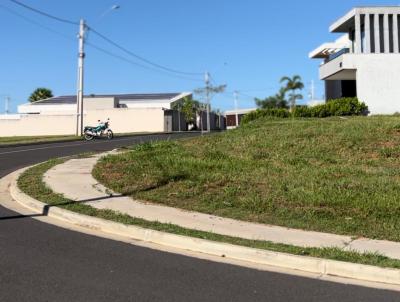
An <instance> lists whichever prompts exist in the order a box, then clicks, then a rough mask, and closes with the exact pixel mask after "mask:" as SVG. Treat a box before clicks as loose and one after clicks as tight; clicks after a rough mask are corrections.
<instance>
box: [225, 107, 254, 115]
mask: <svg viewBox="0 0 400 302" xmlns="http://www.w3.org/2000/svg"><path fill="white" fill-rule="evenodd" d="M256 110H257V108H247V109H237V110H227V111H225V112H224V114H225V116H227V115H235V114H247V113H249V112H252V111H256Z"/></svg>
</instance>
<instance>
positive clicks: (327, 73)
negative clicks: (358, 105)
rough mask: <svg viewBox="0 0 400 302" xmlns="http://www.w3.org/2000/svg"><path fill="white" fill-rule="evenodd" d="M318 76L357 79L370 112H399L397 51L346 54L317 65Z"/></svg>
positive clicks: (398, 61)
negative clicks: (319, 65)
mask: <svg viewBox="0 0 400 302" xmlns="http://www.w3.org/2000/svg"><path fill="white" fill-rule="evenodd" d="M320 77H321V79H330V80H352V79H355V80H356V81H357V96H358V98H359V100H360V101H362V102H365V103H366V104H367V105H368V107H369V110H370V112H371V114H393V113H395V112H400V54H345V55H342V56H340V57H339V58H337V59H335V60H333V61H331V62H329V63H327V64H324V65H322V66H321V67H320Z"/></svg>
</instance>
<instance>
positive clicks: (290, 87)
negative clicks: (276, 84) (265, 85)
mask: <svg viewBox="0 0 400 302" xmlns="http://www.w3.org/2000/svg"><path fill="white" fill-rule="evenodd" d="M281 83H285V90H286V92H290V93H289V103H290V110H291V111H292V110H293V109H294V108H295V107H296V101H297V100H301V99H303V95H302V94H300V93H298V92H297V91H298V90H302V89H303V88H304V84H303V82H302V81H301V77H300V76H299V75H294V76H293V77H292V78H290V77H287V76H286V77H283V78H282V79H281Z"/></svg>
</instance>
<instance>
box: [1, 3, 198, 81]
mask: <svg viewBox="0 0 400 302" xmlns="http://www.w3.org/2000/svg"><path fill="white" fill-rule="evenodd" d="M0 8H2V9H4V10H5V11H7V12H8V13H10V14H12V15H15V16H17V17H18V18H20V19H23V20H24V21H26V22H28V23H31V24H34V25H36V26H38V27H41V28H43V29H45V30H47V31H49V32H51V33H53V34H57V35H59V36H61V37H63V38H64V39H67V40H69V41H76V39H75V38H73V37H72V36H69V35H66V34H64V33H61V32H59V31H56V30H54V29H52V28H50V27H47V26H45V25H43V24H41V23H39V22H36V21H34V20H32V19H30V18H28V17H25V16H24V15H21V14H19V13H17V12H16V11H14V10H12V9H10V8H8V7H6V6H3V5H1V4H0ZM86 44H87V45H88V46H90V47H92V48H94V49H96V50H98V51H100V52H102V53H104V54H106V55H109V56H111V57H114V58H117V59H119V60H121V61H124V62H126V63H129V64H131V65H134V66H137V67H140V68H143V69H147V70H150V71H153V72H158V73H162V74H163V75H166V76H170V77H174V78H179V79H185V80H189V81H196V82H202V80H200V79H194V78H189V77H183V76H179V75H174V74H169V73H167V72H164V71H162V70H159V69H155V68H151V67H149V66H147V65H144V64H140V63H137V62H134V61H132V60H129V59H127V58H125V57H123V56H120V55H117V54H115V53H113V52H111V51H108V50H106V49H104V48H101V47H99V46H97V45H95V44H93V43H91V42H88V41H86Z"/></svg>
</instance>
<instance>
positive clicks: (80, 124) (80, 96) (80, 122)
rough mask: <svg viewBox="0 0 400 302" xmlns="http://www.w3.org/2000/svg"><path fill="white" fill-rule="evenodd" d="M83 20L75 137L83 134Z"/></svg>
mask: <svg viewBox="0 0 400 302" xmlns="http://www.w3.org/2000/svg"><path fill="white" fill-rule="evenodd" d="M85 30H86V24H85V20H83V19H81V21H80V22H79V35H78V39H79V54H78V91H77V95H76V104H77V106H76V107H77V112H76V135H77V136H82V134H83V75H84V72H83V71H84V60H85Z"/></svg>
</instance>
